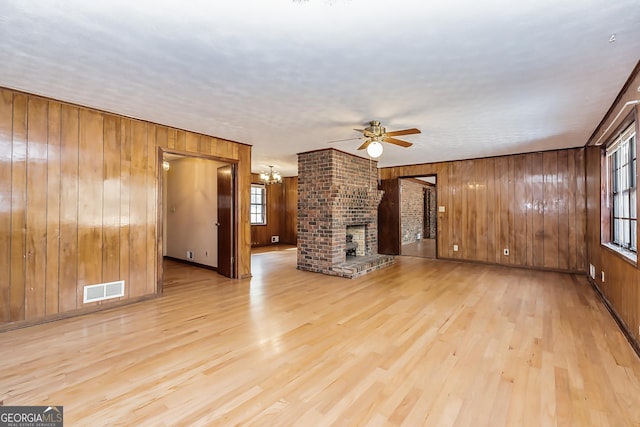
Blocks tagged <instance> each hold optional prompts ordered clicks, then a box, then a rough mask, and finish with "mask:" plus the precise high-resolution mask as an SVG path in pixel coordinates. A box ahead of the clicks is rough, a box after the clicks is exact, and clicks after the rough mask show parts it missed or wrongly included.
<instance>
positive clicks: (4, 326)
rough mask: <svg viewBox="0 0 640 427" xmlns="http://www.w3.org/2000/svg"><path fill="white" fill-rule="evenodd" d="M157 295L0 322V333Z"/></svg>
mask: <svg viewBox="0 0 640 427" xmlns="http://www.w3.org/2000/svg"><path fill="white" fill-rule="evenodd" d="M159 296H160V295H158V294H150V295H143V296H140V297H135V298H129V299H125V300H118V301H112V302H105V301H102V304H100V305H96V306H87V307H83V308H79V309H76V310H72V311H67V312H64V313H56V314H53V315H50V316H45V317H44V318H42V319H34V320H22V321H18V322H11V323H5V324H0V333H3V332H8V331H14V330H16V329H23V328H28V327H30V326H36V325H40V324H43V323H50V322H55V321H58V320H64V319H70V318H72V317H77V316H81V315H83V314H90V313H95V312H98V311H108V310H112V309H114V308H120V307H124V306H127V305H132V304H137V303H139V302H143V301H149V300H152V299H156V298H158V297H159Z"/></svg>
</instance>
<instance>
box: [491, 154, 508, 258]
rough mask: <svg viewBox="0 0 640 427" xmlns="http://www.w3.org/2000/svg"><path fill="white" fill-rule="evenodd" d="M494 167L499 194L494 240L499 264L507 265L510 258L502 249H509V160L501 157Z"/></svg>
mask: <svg viewBox="0 0 640 427" xmlns="http://www.w3.org/2000/svg"><path fill="white" fill-rule="evenodd" d="M496 166H497V168H498V171H499V172H498V178H497V179H498V182H499V183H500V185H499V192H498V198H497V199H496V202H497V206H496V211H495V212H496V213H497V215H496V217H497V218H496V219H497V221H498V235H497V236H496V240H497V241H498V251H499V253H500V257H499V260H500V261H499V264H509V263H510V262H511V258H509V256H507V255H504V252H503V251H504V249H505V248H507V249H511V244H510V235H509V231H510V229H511V227H510V221H511V215H509V206H510V205H509V200H510V199H509V197H510V195H509V189H510V186H509V159H508V158H507V157H501V158H497V159H496Z"/></svg>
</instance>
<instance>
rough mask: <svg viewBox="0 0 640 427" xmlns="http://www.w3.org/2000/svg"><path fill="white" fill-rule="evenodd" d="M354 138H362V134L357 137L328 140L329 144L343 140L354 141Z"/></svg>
mask: <svg viewBox="0 0 640 427" xmlns="http://www.w3.org/2000/svg"><path fill="white" fill-rule="evenodd" d="M354 139H362V137H361V136H357V137H355V138H347V139H336V140H334V141H328V143H329V144H332V143H334V142H342V141H353V140H354Z"/></svg>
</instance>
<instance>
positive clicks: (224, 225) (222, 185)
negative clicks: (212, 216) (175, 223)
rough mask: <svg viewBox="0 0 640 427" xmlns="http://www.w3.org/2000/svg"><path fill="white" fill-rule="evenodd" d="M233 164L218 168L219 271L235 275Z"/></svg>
mask: <svg viewBox="0 0 640 427" xmlns="http://www.w3.org/2000/svg"><path fill="white" fill-rule="evenodd" d="M233 205H234V203H233V165H226V166H222V167H219V168H218V222H217V223H216V225H217V226H218V273H220V274H222V275H223V276H226V277H231V278H233V277H234V274H233V272H234V268H233V264H234V253H235V250H234V249H235V248H234V244H233V241H234V240H233V227H234V221H233V217H234V212H233Z"/></svg>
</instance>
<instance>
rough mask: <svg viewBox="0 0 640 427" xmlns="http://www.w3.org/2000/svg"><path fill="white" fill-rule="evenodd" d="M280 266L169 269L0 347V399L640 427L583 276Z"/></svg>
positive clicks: (302, 417) (286, 417)
mask: <svg viewBox="0 0 640 427" xmlns="http://www.w3.org/2000/svg"><path fill="white" fill-rule="evenodd" d="M295 257H296V251H295V250H281V251H277V252H263V253H256V254H254V255H253V260H252V266H253V274H254V276H253V278H252V279H251V280H240V281H235V280H231V279H226V278H224V277H221V276H219V275H218V274H217V273H215V272H213V271H210V270H206V269H199V268H193V267H187V266H185V265H182V264H179V263H168V264H167V267H166V270H165V272H166V279H167V281H171V283H172V285H173V286H169V287H167V288H166V289H165V295H164V296H163V297H162V298H158V299H155V300H150V301H145V302H142V303H138V304H134V305H130V306H127V307H122V308H117V309H112V310H109V311H104V312H100V313H93V314H89V315H85V316H81V317H76V318H71V319H66V320H62V321H58V322H53V323H49V324H44V325H39V326H34V327H30V328H25V329H21V330H15V331H9V332H5V333H2V334H0V372H1V374H0V385H1V387H0V401H3V402H4V404H5V405H64V415H65V421H66V422H67V423H66V425H70V426H71V425H73V426H77V425H87V426H99V425H109V426H113V425H127V426H129V425H153V426H156V425H172V426H173V425H225V426H226V425H256V426H275V425H300V426H320V425H322V426H325V425H336V426H347V425H387V426H397V425H406V426H417V425H429V426H492V427H493V426H540V425H565V426H612V427H614V426H616V427H617V426H640V405H638V402H639V396H640V360H639V359H638V357H637V356H636V354H635V353H634V352H633V351H632V350H631V347H630V346H629V344H628V343H627V342H626V341H625V338H624V337H623V335H622V334H621V333H620V332H619V330H618V328H617V326H616V324H615V322H614V321H613V319H612V318H611V316H610V315H609V314H608V312H607V311H606V309H605V308H604V306H603V305H602V303H601V302H600V301H599V300H598V298H597V297H596V295H595V292H594V291H593V290H592V289H591V287H590V286H589V284H588V283H587V281H586V278H584V277H581V276H574V275H568V274H561V273H552V272H537V271H531V270H522V269H511V268H507V267H494V266H487V265H473V264H469V263H454V262H445V261H432V260H426V259H422V258H412V257H398V258H397V259H396V263H395V265H393V266H392V267H389V268H386V269H383V270H379V271H376V272H374V273H371V274H368V275H366V276H363V277H360V278H358V279H354V280H349V279H342V278H337V277H329V276H324V275H320V274H316V273H308V272H302V271H298V270H296V269H295Z"/></svg>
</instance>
